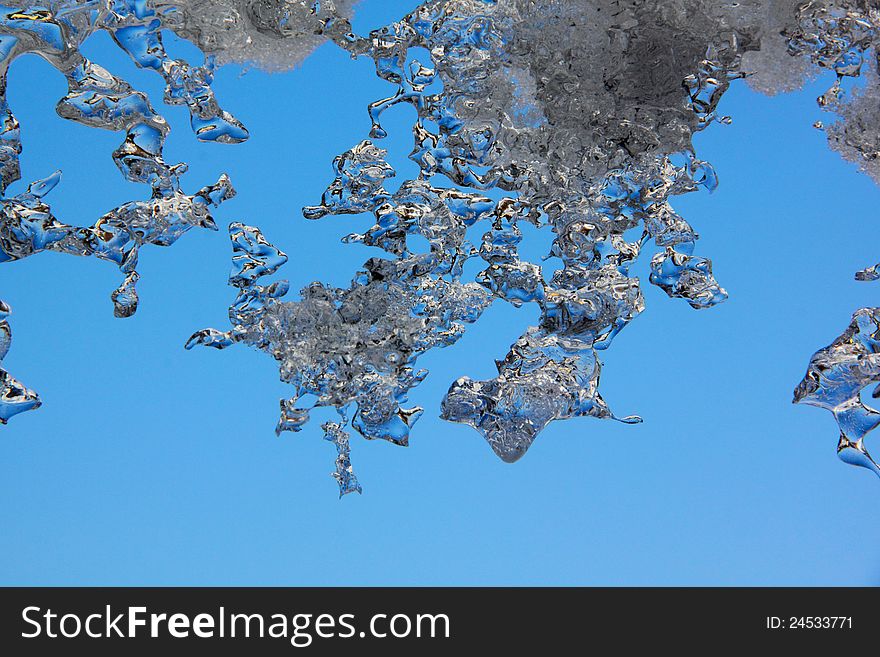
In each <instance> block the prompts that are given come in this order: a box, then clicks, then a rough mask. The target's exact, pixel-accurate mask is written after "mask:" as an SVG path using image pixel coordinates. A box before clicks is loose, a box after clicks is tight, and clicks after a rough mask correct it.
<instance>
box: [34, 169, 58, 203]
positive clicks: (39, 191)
mask: <svg viewBox="0 0 880 657" xmlns="http://www.w3.org/2000/svg"><path fill="white" fill-rule="evenodd" d="M59 182H61V169H56V170H55V171H54V172H53V173H52V174H51V175H49V176H47V177H45V178H42V179H41V180H35V181H34V182H32V183H31V184H30V185H28V188H27V193H28V194H31V195H33V196H36V197H37V198H42V197H43V196H45V195H46V194H48V193H49V192H51V191H52V190H53V189H55V186H56V185H57V184H58V183H59Z"/></svg>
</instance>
